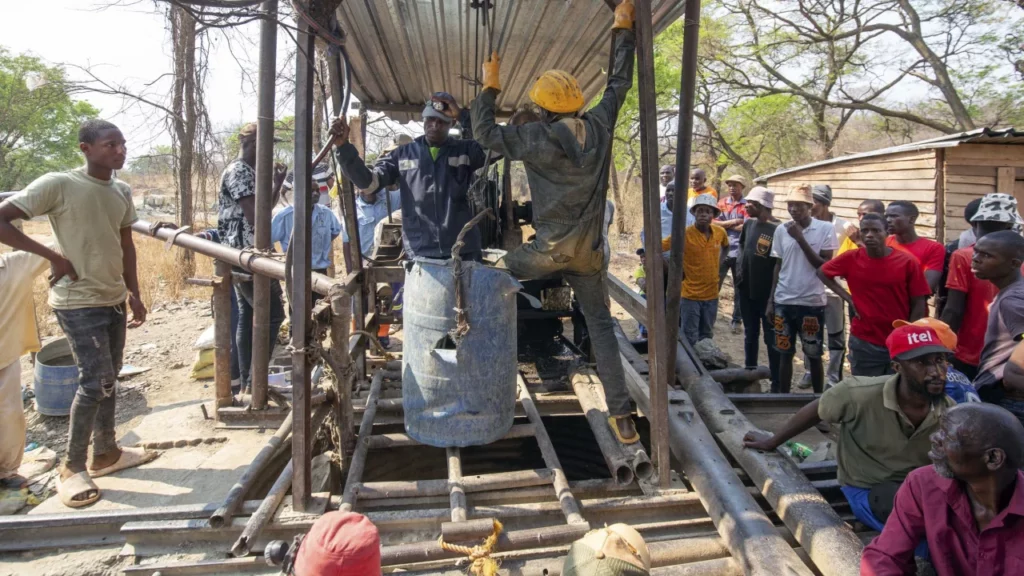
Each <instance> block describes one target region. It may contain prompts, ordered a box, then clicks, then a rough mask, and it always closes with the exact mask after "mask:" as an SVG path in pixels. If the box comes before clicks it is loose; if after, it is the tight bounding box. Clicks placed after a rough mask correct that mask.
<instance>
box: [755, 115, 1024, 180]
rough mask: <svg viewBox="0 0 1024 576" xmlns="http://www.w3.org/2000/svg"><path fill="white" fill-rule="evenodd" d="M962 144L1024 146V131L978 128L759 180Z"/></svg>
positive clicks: (808, 165) (804, 166) (837, 159)
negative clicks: (852, 161)
mask: <svg viewBox="0 0 1024 576" xmlns="http://www.w3.org/2000/svg"><path fill="white" fill-rule="evenodd" d="M961 144H1017V145H1020V144H1024V131H1020V130H1017V129H1016V128H1012V127H1010V128H978V129H976V130H970V131H968V132H960V133H959V134H945V135H943V136H939V137H937V138H930V139H928V140H920V141H918V142H911V143H909V144H901V145H899V146H891V147H889V148H880V149H878V150H872V151H870V152H861V153H859V154H849V155H847V156H840V157H838V158H830V159H828V160H822V161H820V162H812V163H810V164H804V165H803V166H796V167H795V168H786V169H785V170H779V171H778V172H774V173H772V174H767V175H765V176H761V177H759V178H757V181H758V182H766V181H767V180H769V179H771V178H775V177H777V176H782V175H783V174H789V173H791V172H800V171H801V170H809V169H811V168H818V167H820V166H828V165H829V164H840V163H843V162H849V161H851V160H860V159H861V158H872V157H874V156H886V155H888V154H899V153H900V152H916V151H918V150H931V149H935V148H952V147H953V146H959V145H961Z"/></svg>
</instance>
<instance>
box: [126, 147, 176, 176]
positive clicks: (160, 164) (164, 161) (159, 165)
mask: <svg viewBox="0 0 1024 576" xmlns="http://www.w3.org/2000/svg"><path fill="white" fill-rule="evenodd" d="M173 166H174V150H173V149H172V148H171V147H170V146H167V145H159V146H154V147H153V148H152V149H150V151H149V152H147V153H146V154H144V155H142V156H138V157H136V158H135V159H134V160H132V161H131V164H129V165H128V171H129V172H133V173H135V174H147V175H156V174H160V175H164V174H166V175H170V174H171V170H173Z"/></svg>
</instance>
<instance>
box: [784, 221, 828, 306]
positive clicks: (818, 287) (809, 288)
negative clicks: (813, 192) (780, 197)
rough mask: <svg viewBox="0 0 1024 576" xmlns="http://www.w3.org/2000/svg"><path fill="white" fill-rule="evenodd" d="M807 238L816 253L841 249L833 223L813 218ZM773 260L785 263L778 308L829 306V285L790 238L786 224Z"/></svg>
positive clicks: (807, 230)
mask: <svg viewBox="0 0 1024 576" xmlns="http://www.w3.org/2000/svg"><path fill="white" fill-rule="evenodd" d="M794 225H795V224H794ZM804 238H806V239H807V243H808V244H810V245H811V248H812V249H813V250H814V251H815V252H823V251H826V250H835V249H836V248H837V247H838V244H837V243H836V230H835V227H834V226H833V225H832V223H831V222H822V221H821V220H816V219H814V218H811V225H810V226H808V227H807V228H804ZM772 257H774V258H781V259H782V268H781V269H780V270H779V283H778V285H777V286H776V287H775V303H776V304H789V305H791V306H824V305H825V303H826V301H825V285H824V284H822V283H821V280H818V276H817V275H816V274H815V273H814V266H811V263H810V262H809V261H808V260H807V256H806V255H804V252H803V250H801V249H800V244H798V243H797V241H796V240H794V239H793V238H792V237H790V235H789V232H787V231H786V225H785V224H783V225H780V226H779V227H778V228H776V229H775V239H774V241H773V242H772Z"/></svg>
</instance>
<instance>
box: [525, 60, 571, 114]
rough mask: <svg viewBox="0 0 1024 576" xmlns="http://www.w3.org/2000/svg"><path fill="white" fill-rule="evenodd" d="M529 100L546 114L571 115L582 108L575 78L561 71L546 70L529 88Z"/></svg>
mask: <svg viewBox="0 0 1024 576" xmlns="http://www.w3.org/2000/svg"><path fill="white" fill-rule="evenodd" d="M530 100H533V103H534V104H536V105H537V106H540V107H541V108H543V109H545V110H547V111H548V112H554V113H555V114H571V113H573V112H577V111H579V109H580V108H583V104H584V102H583V92H582V91H581V90H580V84H579V82H577V81H576V78H575V77H574V76H573V75H572V74H569V73H568V72H565V71H563V70H548V71H547V72H545V73H543V74H541V75H540V78H537V81H536V82H534V83H533V88H530Z"/></svg>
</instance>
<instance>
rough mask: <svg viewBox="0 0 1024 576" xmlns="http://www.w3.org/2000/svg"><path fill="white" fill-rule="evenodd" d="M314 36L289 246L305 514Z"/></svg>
mask: <svg viewBox="0 0 1024 576" xmlns="http://www.w3.org/2000/svg"><path fill="white" fill-rule="evenodd" d="M314 38H315V36H314V35H313V33H312V30H310V28H309V25H308V24H307V23H306V22H304V21H300V23H299V31H298V44H299V49H298V50H297V51H296V53H295V159H296V162H295V168H294V170H295V188H294V190H295V199H294V201H295V229H294V230H293V231H292V244H291V248H290V250H292V254H293V256H294V265H293V266H294V268H293V270H292V276H293V278H292V293H291V294H290V295H289V296H290V297H291V305H292V350H293V352H292V415H293V424H294V425H293V428H292V461H293V463H294V465H293V468H294V478H293V479H292V503H293V506H294V507H295V509H296V510H298V511H301V512H305V511H306V510H308V509H309V506H310V501H311V496H312V494H311V490H312V485H311V479H310V472H311V470H310V462H311V460H312V457H313V455H312V448H313V445H312V444H313V442H312V440H313V438H312V434H313V430H312V422H311V418H310V416H311V414H310V402H309V400H310V394H311V391H310V362H309V356H308V355H307V351H306V347H307V346H309V341H310V338H311V331H310V304H311V301H312V298H311V295H310V283H311V277H310V273H311V267H312V234H311V232H312V215H313V209H312V208H313V207H312V206H311V205H310V202H311V200H312V198H311V192H312V191H311V190H310V187H311V186H312V166H310V164H309V162H308V161H306V158H312V156H313V130H312V127H313V62H314V59H315V58H316V52H315V51H314V49H313V40H314Z"/></svg>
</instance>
